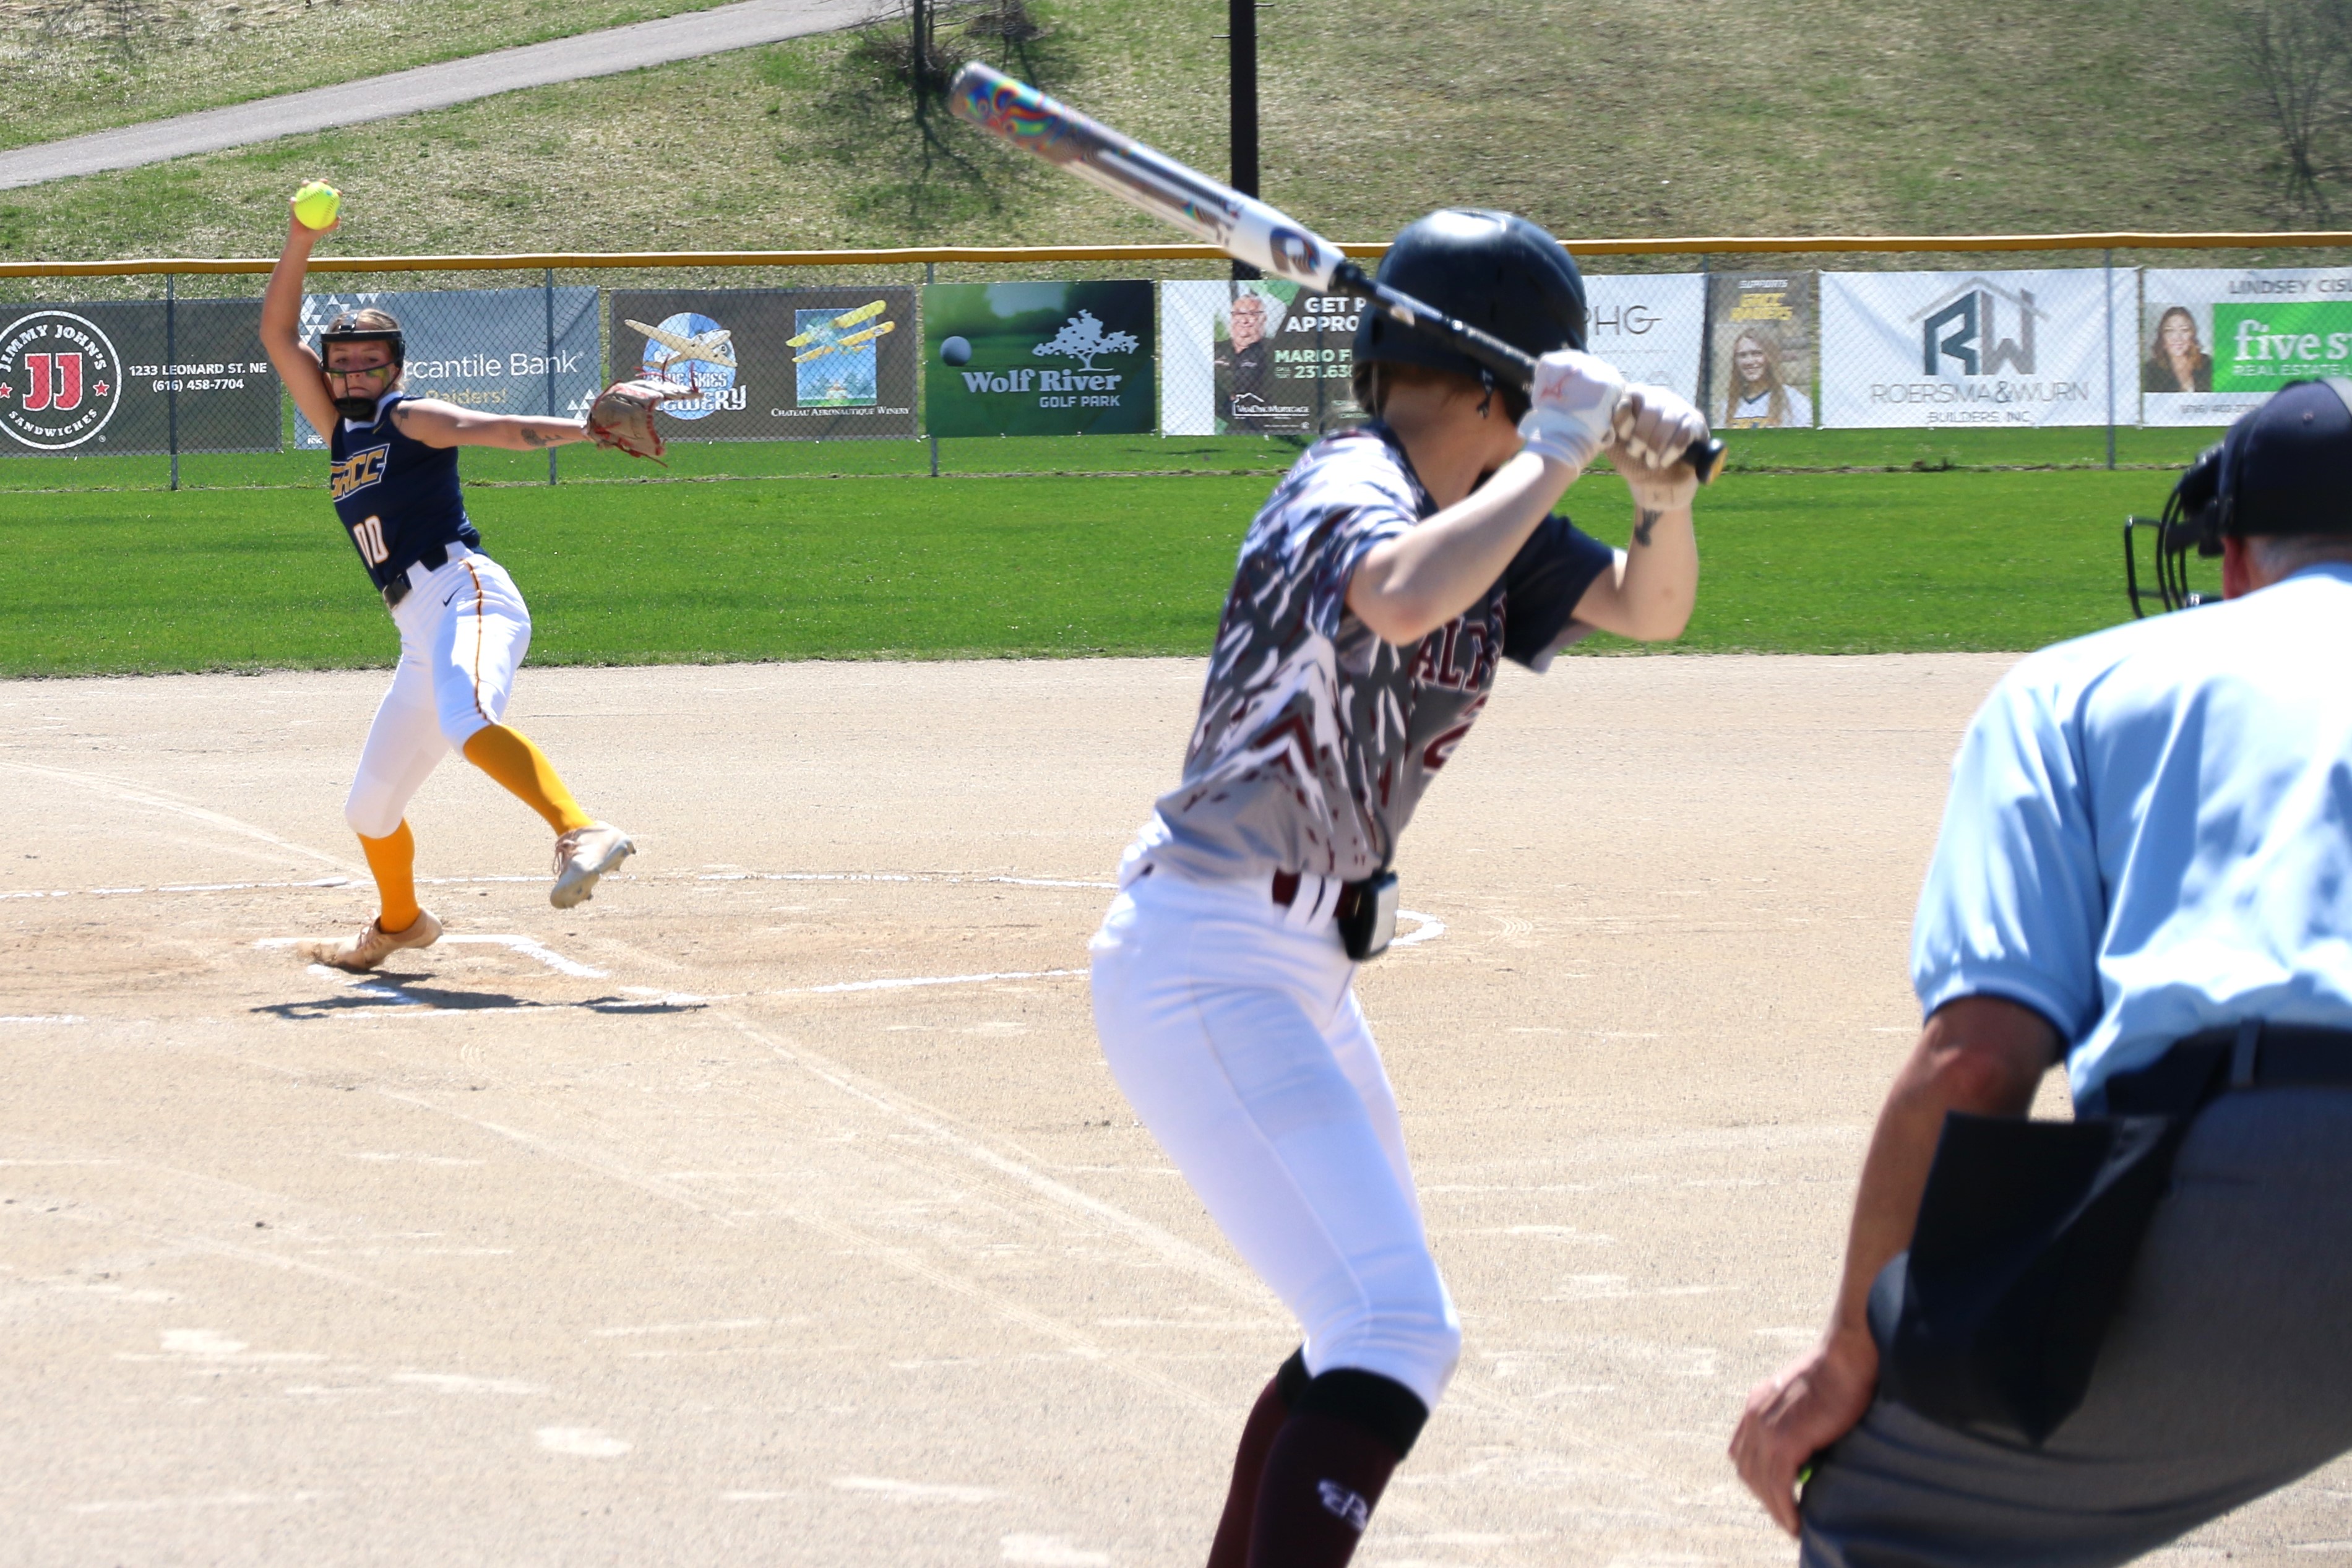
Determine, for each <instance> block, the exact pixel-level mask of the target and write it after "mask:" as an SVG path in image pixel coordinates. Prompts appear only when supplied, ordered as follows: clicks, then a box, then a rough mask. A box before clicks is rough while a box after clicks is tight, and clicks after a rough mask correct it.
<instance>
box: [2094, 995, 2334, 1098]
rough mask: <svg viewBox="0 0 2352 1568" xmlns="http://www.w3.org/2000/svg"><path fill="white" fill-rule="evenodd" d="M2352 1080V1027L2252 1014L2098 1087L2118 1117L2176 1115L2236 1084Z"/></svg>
mask: <svg viewBox="0 0 2352 1568" xmlns="http://www.w3.org/2000/svg"><path fill="white" fill-rule="evenodd" d="M2329 1085H2336V1086H2344V1085H2352V1030H2347V1029H2318V1028H2307V1027H2305V1026H2302V1025H2299V1024H2266V1023H2264V1022H2263V1020H2262V1019H2260V1018H2249V1019H2247V1020H2246V1021H2245V1022H2244V1023H2242V1024H2232V1025H2231V1026H2229V1027H2227V1028H2221V1029H2208V1030H2206V1031H2205V1032H2204V1033H2203V1034H2200V1035H2190V1036H2189V1037H2187V1038H2185V1039H2181V1040H2177V1041H2175V1042H2174V1043H2173V1044H2172V1046H2171V1047H2169V1048H2168V1049H2167V1050H2166V1051H2165V1053H2164V1055H2162V1056H2161V1057H2158V1058H2157V1059H2156V1060H2155V1061H2153V1062H2150V1063H2149V1064H2148V1065H2147V1066H2146V1067H2144V1068H2140V1069H2138V1070H2137V1072H2119V1073H2116V1074H2115V1075H2114V1076H2113V1077H2111V1078H2109V1079H2107V1080H2106V1082H2105V1084H2103V1085H2101V1086H2100V1089H2101V1091H2102V1095H2103V1098H2104V1100H2105V1105H2104V1109H2105V1111H2106V1112H2107V1113H2108V1114H2111V1115H2116V1116H2178V1115H2180V1114H2182V1113H2184V1112H2186V1111H2189V1110H2193V1109H2195V1108H2196V1107H2197V1106H2199V1105H2200V1104H2202V1103H2203V1102H2205V1101H2206V1100H2210V1099H2211V1098H2212V1097H2213V1096H2215V1095H2217V1094H2224V1093H2227V1092H2229V1091H2230V1090H2231V1089H2293V1088H2304V1089H2317V1088H2324V1087H2326V1086H2329Z"/></svg>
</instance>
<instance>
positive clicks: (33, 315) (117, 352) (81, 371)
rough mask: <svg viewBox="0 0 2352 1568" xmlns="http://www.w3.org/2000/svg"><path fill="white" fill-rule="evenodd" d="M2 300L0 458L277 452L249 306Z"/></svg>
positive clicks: (270, 375) (269, 374) (271, 384)
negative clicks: (7, 455)
mask: <svg viewBox="0 0 2352 1568" xmlns="http://www.w3.org/2000/svg"><path fill="white" fill-rule="evenodd" d="M166 310H167V307H166V306H165V304H164V302H163V300H106V301H103V302H92V303H88V304H68V305H0V436H5V439H0V453H14V454H16V455H17V456H19V457H30V456H35V455H37V454H42V453H48V454H53V455H56V456H59V457H89V456H92V455H94V454H98V453H129V452H167V451H171V450H173V449H174V448H175V447H176V449H177V450H179V451H183V452H275V451H277V450H278V447H279V446H280V445H281V444H282V442H283V440H284V436H283V433H282V431H281V428H280V426H279V425H278V373H277V372H276V371H275V370H272V369H271V368H270V366H269V362H268V360H267V359H266V358H264V357H263V355H262V353H261V301H260V300H180V301H178V302H177V303H176V304H174V305H172V306H170V307H168V310H169V314H168V315H167V314H166Z"/></svg>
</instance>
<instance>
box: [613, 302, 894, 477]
mask: <svg viewBox="0 0 2352 1568" xmlns="http://www.w3.org/2000/svg"><path fill="white" fill-rule="evenodd" d="M605 299H606V302H607V305H608V311H607V314H608V316H609V319H610V335H609V337H608V339H607V342H609V343H610V345H611V349H610V353H611V356H612V357H611V362H610V363H609V364H608V365H607V366H606V374H608V375H609V376H611V378H612V379H614V380H615V381H619V380H622V379H624V378H625V377H633V376H646V377H651V378H653V379H655V380H661V381H669V382H673V383H675V384H677V385H679V386H683V387H688V388H691V389H692V391H693V394H694V395H692V396H690V397H683V398H679V399H677V400H676V401H674V402H670V403H666V404H664V405H662V407H661V412H660V413H659V414H657V415H656V416H655V421H654V422H655V424H656V426H658V427H659V429H660V430H661V432H662V434H663V436H664V437H667V439H669V440H672V441H681V440H685V441H847V440H865V439H867V438H870V437H882V436H898V437H908V436H912V435H914V434H915V355H916V352H917V343H916V337H915V291H914V290H913V289H905V288H896V289H886V288H874V287H859V288H840V289H832V288H828V289H644V290H633V289H615V290H614V291H613V292H612V293H611V294H608V295H607V296H606V297H605ZM591 391H592V394H593V388H592V389H591Z"/></svg>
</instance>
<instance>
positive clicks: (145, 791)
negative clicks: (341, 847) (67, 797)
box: [0, 759, 363, 877]
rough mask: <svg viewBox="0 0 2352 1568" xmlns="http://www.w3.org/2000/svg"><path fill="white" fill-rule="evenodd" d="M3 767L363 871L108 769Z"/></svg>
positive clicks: (6, 763) (4, 763) (3, 763)
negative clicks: (112, 774) (89, 770)
mask: <svg viewBox="0 0 2352 1568" xmlns="http://www.w3.org/2000/svg"><path fill="white" fill-rule="evenodd" d="M0 768H14V769H16V771H17V772H18V773H39V774H40V775H42V776H43V777H45V778H53V779H62V780H64V781H66V782H67V783H68V784H79V785H81V786H82V787H83V788H85V789H90V790H95V791H96V792H97V793H99V794H100V795H110V796H112V797H113V798H114V799H116V800H121V801H128V802H129V803H131V805H145V806H152V807H153V808H154V809H156V810H158V811H167V812H170V813H172V814H173V815H174V816H185V817H190V818H193V819H194V820H195V821H197V822H201V823H204V824H205V825H206V826H211V827H217V828H221V829H223V830H225V831H226V832H230V833H235V834H237V835H239V836H240V837H246V838H256V839H259V840H260V841H261V842H262V843H264V844H268V845H272V846H275V847H278V848H279V849H286V850H290V851H292V852H293V853H294V854H297V855H299V856H301V857H303V858H305V859H310V860H318V861H321V862H323V863H324V864H326V865H329V866H332V867H333V868H335V869H336V870H338V871H341V872H342V873H343V874H344V875H345V876H347V877H357V876H361V875H362V874H363V873H362V871H361V870H360V868H358V867H356V866H353V865H352V864H351V863H350V862H349V861H347V860H342V859H340V858H336V857H335V856H332V855H330V854H328V853H326V852H325V851H324V850H320V849H313V848H311V847H310V846H309V845H307V844H297V843H296V842H294V840H292V839H290V838H281V837H278V835H277V834H275V833H272V832H270V831H269V829H268V828H266V827H257V826H254V825H253V824H252V823H250V822H242V821H239V820H238V819H237V818H236V817H234V816H226V815H225V814H223V813H221V812H217V811H214V810H212V809H210V808H209V807H206V806H201V805H196V804H195V803H194V801H189V800H182V799H179V798H178V797H176V796H173V795H166V794H164V793H163V792H162V791H160V790H157V789H154V788H153V787H152V786H150V785H147V784H139V783H136V782H134V781H132V780H130V779H119V778H114V777H111V776H110V775H108V774H106V773H80V772H78V771H76V770H74V769H70V768H49V767H43V766H42V765H41V764H39V763H20V762H15V761H11V760H7V759H0Z"/></svg>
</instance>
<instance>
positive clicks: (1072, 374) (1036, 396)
mask: <svg viewBox="0 0 2352 1568" xmlns="http://www.w3.org/2000/svg"><path fill="white" fill-rule="evenodd" d="M1151 292H1152V291H1151V285H1150V284H1149V283H1144V282H1114V283H927V284H925V285H924V286H923V412H924V418H925V421H926V423H927V424H928V426H929V430H930V433H931V434H932V435H934V436H1143V435H1149V434H1150V432H1151V430H1152V429H1153V428H1154V426H1153V423H1152V413H1153V410H1152V395H1151V394H1152V385H1151V383H1152V375H1151V366H1152V359H1153V349H1154V347H1155V342H1154V340H1155V338H1156V337H1157V335H1158V334H1157V331H1156V328H1157V324H1158V323H1157V322H1156V321H1154V320H1153V317H1152V309H1151Z"/></svg>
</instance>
